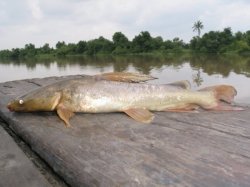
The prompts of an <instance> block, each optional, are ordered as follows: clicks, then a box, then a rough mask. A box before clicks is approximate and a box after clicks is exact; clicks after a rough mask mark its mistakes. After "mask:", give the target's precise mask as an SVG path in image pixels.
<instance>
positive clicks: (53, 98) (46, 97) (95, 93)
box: [8, 74, 240, 126]
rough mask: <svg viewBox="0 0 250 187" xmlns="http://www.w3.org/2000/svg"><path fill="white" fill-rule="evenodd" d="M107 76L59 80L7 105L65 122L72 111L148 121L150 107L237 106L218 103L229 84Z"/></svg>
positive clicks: (229, 92) (226, 96)
mask: <svg viewBox="0 0 250 187" xmlns="http://www.w3.org/2000/svg"><path fill="white" fill-rule="evenodd" d="M111 75H112V74H111ZM108 76H109V77H108V78H107V77H105V78H101V79H100V76H97V77H98V78H96V77H94V78H93V77H92V78H77V79H70V80H63V81H60V82H57V83H54V84H51V85H48V86H45V87H42V88H39V89H37V90H34V91H32V92H30V93H28V94H26V95H24V96H21V97H19V98H18V99H16V100H14V101H12V102H10V103H9V104H8V108H9V109H10V110H11V111H17V112H32V111H57V114H58V115H59V117H60V118H61V119H62V120H63V121H64V122H65V124H66V125H67V126H70V124H69V119H70V118H71V117H72V116H73V114H74V113H75V112H85V113H102V112H125V113H126V114H128V115H129V116H130V117H132V118H133V119H135V120H137V121H141V122H144V123H149V122H151V121H152V119H153V117H154V116H153V114H152V113H151V112H150V111H190V110H194V109H197V108H198V107H201V108H204V109H209V110H210V109H215V110H240V108H234V107H232V106H226V107H225V106H222V105H220V103H219V100H220V99H223V100H224V101H226V102H229V103H230V102H231V101H232V98H233V97H234V96H235V95H236V90H235V89H234V88H233V87H232V86H228V85H220V86H214V87H210V88H207V89H203V90H201V91H191V90H190V89H186V88H187V85H188V84H187V82H186V81H183V82H178V83H173V84H163V85H154V84H147V83H142V84H139V83H131V82H129V81H128V80H126V81H124V82H120V81H119V80H118V79H119V76H116V77H115V81H113V80H112V78H110V74H109V75H108ZM111 77H112V76H111ZM117 77H118V78H117ZM125 77H126V76H125ZM123 78H124V76H123ZM133 78H134V77H133ZM129 79H130V77H129ZM132 82H136V81H132ZM138 82H140V81H138Z"/></svg>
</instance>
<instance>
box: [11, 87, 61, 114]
mask: <svg viewBox="0 0 250 187" xmlns="http://www.w3.org/2000/svg"><path fill="white" fill-rule="evenodd" d="M60 98H61V94H60V93H59V92H54V93H52V92H45V91H42V90H41V92H36V93H33V92H32V93H29V94H27V95H25V96H21V97H19V98H17V99H14V100H12V101H11V102H9V103H8V105H7V108H8V109H9V110H10V111H15V112H33V111H53V110H54V109H55V108H56V106H57V104H58V102H59V100H60Z"/></svg>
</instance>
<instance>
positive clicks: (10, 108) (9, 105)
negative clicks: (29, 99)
mask: <svg viewBox="0 0 250 187" xmlns="http://www.w3.org/2000/svg"><path fill="white" fill-rule="evenodd" d="M7 108H8V109H9V111H11V112H13V111H14V109H13V108H12V107H11V103H9V104H8V105H7Z"/></svg>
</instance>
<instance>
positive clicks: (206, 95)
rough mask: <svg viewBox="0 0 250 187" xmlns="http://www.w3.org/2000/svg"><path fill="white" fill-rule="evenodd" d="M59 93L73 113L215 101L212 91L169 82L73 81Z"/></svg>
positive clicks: (156, 108)
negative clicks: (192, 89) (161, 83)
mask: <svg viewBox="0 0 250 187" xmlns="http://www.w3.org/2000/svg"><path fill="white" fill-rule="evenodd" d="M66 85H70V86H69V87H68V88H64V89H63V91H62V93H63V97H64V98H65V101H66V102H65V105H66V106H67V108H69V109H70V110H72V111H74V112H88V113H100V112H122V111H124V110H127V109H130V108H144V109H148V110H150V111H164V110H167V109H175V108H180V107H183V106H184V105H187V104H197V105H199V106H202V107H203V108H209V107H214V106H216V105H217V100H216V98H215V97H214V94H213V92H211V91H206V92H198V91H191V90H184V89H180V88H178V87H175V86H171V85H153V84H138V83H124V82H115V81H106V80H102V81H95V80H92V81H82V80H73V81H70V82H68V83H66Z"/></svg>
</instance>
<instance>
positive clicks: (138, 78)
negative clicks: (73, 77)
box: [94, 72, 157, 83]
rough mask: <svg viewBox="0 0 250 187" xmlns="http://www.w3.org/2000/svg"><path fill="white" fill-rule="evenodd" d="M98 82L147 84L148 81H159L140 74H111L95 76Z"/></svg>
mask: <svg viewBox="0 0 250 187" xmlns="http://www.w3.org/2000/svg"><path fill="white" fill-rule="evenodd" d="M94 78H95V79H96V80H109V81H119V82H136V83H139V82H145V81H148V80H153V79H157V78H155V77H152V76H151V75H145V74H140V73H131V72H110V73H102V74H99V75H95V76H94Z"/></svg>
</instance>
